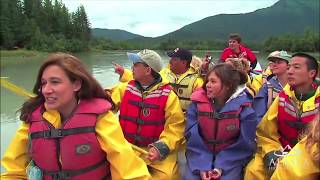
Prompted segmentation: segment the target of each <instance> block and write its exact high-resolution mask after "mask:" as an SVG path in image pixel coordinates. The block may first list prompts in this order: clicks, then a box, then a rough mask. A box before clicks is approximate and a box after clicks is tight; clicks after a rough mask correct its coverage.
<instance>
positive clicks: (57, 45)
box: [0, 0, 91, 51]
mask: <svg viewBox="0 0 320 180" xmlns="http://www.w3.org/2000/svg"><path fill="white" fill-rule="evenodd" d="M0 8H1V9H0V10H1V14H0V23H1V32H0V35H1V36H0V47H1V49H12V48H27V49H36V50H41V51H82V50H88V44H89V43H88V42H89V41H90V38H91V34H90V30H91V29H90V23H89V21H88V17H87V14H86V12H85V9H84V7H83V6H79V7H78V9H77V10H76V11H75V12H72V13H69V12H68V9H67V8H66V7H65V5H64V4H63V3H62V2H61V1H59V0H53V1H52V0H1V7H0Z"/></svg>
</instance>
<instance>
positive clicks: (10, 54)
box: [0, 49, 48, 57]
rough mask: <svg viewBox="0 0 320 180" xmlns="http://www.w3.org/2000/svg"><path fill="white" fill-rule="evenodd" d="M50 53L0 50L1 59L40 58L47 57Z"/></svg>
mask: <svg viewBox="0 0 320 180" xmlns="http://www.w3.org/2000/svg"><path fill="white" fill-rule="evenodd" d="M47 54H48V52H42V51H33V50H27V49H17V50H0V57H39V56H46V55H47Z"/></svg>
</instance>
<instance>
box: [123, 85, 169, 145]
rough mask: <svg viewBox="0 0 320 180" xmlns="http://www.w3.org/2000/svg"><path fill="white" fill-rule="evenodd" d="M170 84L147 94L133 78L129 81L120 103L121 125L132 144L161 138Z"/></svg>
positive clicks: (148, 142) (145, 143)
mask: <svg viewBox="0 0 320 180" xmlns="http://www.w3.org/2000/svg"><path fill="white" fill-rule="evenodd" d="M170 91H171V86H170V85H164V86H160V87H159V88H158V89H157V90H154V91H153V92H151V93H150V94H148V95H147V96H146V95H145V94H144V93H142V92H141V91H140V90H138V88H137V87H136V85H135V81H134V80H132V81H130V82H129V83H128V85H127V88H126V90H125V93H124V96H123V98H122V102H121V105H120V117H119V119H120V125H121V127H122V131H123V133H124V136H125V138H126V139H127V140H128V141H129V142H130V143H132V144H136V145H139V146H147V145H148V144H150V143H153V142H155V141H157V140H158V139H159V136H160V134H161V132H162V131H163V129H164V124H165V111H164V110H165V106H166V103H167V99H168V96H169V93H170Z"/></svg>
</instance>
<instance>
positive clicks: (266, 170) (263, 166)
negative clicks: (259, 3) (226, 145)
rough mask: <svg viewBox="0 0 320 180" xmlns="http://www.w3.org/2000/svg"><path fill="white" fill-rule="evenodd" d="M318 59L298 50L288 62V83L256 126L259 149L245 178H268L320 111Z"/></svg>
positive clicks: (247, 168)
mask: <svg viewBox="0 0 320 180" xmlns="http://www.w3.org/2000/svg"><path fill="white" fill-rule="evenodd" d="M318 68H319V65H318V63H317V60H316V59H315V58H314V57H313V56H310V55H308V54H305V53H295V54H294V55H292V58H291V61H290V62H289V64H288V70H287V80H288V84H287V85H286V86H285V87H284V88H283V89H282V91H280V93H279V95H278V97H277V98H276V99H275V100H274V101H273V103H272V104H271V106H270V107H269V109H268V111H267V112H266V114H265V115H264V116H263V118H262V120H261V122H260V123H259V125H258V127H257V133H256V135H257V146H258V148H257V152H256V154H255V156H254V158H253V159H252V160H251V161H250V163H249V164H248V166H247V167H246V171H245V179H268V178H270V176H272V174H273V171H274V170H275V169H276V168H277V164H278V161H279V160H280V159H281V158H283V157H285V154H287V153H288V152H290V150H291V148H293V147H294V146H295V145H296V144H297V142H298V140H299V138H300V135H301V133H303V132H304V131H305V126H306V125H307V123H309V122H311V121H312V120H314V117H315V116H316V115H317V113H319V106H320V88H319V87H318V86H317V85H316V84H315V83H314V80H315V78H316V76H317V74H318Z"/></svg>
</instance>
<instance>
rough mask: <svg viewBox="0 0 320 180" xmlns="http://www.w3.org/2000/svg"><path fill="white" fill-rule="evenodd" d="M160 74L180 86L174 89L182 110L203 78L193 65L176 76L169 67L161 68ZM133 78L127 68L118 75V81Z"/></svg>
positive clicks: (201, 84)
mask: <svg viewBox="0 0 320 180" xmlns="http://www.w3.org/2000/svg"><path fill="white" fill-rule="evenodd" d="M160 75H161V77H162V79H163V81H165V82H169V83H170V84H178V86H180V87H177V89H176V87H174V86H175V85H173V87H174V89H176V93H177V95H178V97H179V100H180V104H181V108H182V110H183V111H186V110H187V109H188V106H189V104H190V103H191V101H190V96H191V94H192V92H193V91H194V90H195V89H197V88H200V87H202V86H203V84H204V82H203V79H202V78H201V77H200V76H199V74H198V72H197V70H195V69H194V68H193V67H190V68H189V69H188V70H187V71H186V72H185V73H183V74H181V75H180V76H177V75H176V74H174V73H173V72H172V71H171V70H170V68H169V67H166V68H163V69H162V70H161V71H160ZM132 79H133V76H132V72H131V71H130V70H128V69H125V70H124V73H123V75H122V76H121V77H120V79H119V81H120V82H128V81H130V80H132Z"/></svg>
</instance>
